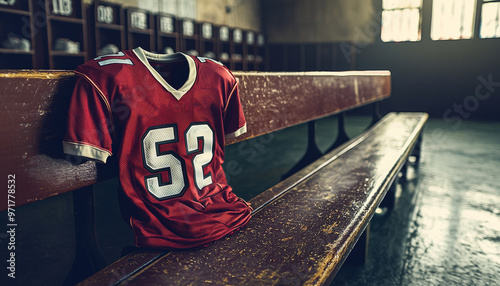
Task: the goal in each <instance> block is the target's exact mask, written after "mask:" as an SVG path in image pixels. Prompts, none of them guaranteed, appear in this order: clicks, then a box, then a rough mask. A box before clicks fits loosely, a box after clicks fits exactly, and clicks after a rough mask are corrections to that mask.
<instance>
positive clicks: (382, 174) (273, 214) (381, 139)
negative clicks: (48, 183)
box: [80, 113, 427, 285]
mask: <svg viewBox="0 0 500 286" xmlns="http://www.w3.org/2000/svg"><path fill="white" fill-rule="evenodd" d="M426 119H427V114H425V113H391V114H389V115H387V116H385V117H384V118H383V119H382V120H381V121H380V122H379V123H377V124H376V125H375V126H374V127H373V128H371V129H370V130H368V131H367V132H365V133H363V134H362V135H360V136H359V137H357V138H354V139H352V140H350V141H348V142H347V143H345V144H343V145H342V146H341V147H339V148H337V149H335V150H334V151H332V152H330V153H328V154H326V155H324V156H323V157H321V158H320V159H318V160H317V161H315V162H314V163H313V164H311V165H309V166H308V167H306V168H304V169H303V170H301V171H300V172H298V173H296V174H295V175H293V176H291V177H289V178H288V179H286V180H285V181H283V182H281V183H280V184H278V185H276V186H275V187H273V188H271V189H269V190H267V191H266V192H264V193H262V194H261V195H259V196H257V197H255V198H254V199H252V200H251V201H250V202H251V203H252V205H253V206H254V207H256V210H255V212H254V214H253V217H252V220H251V222H250V223H249V225H248V226H247V227H246V228H244V229H243V230H241V231H239V232H238V233H236V234H234V235H232V236H230V237H227V238H225V239H222V240H220V241H216V242H215V243H214V244H213V245H211V246H209V247H207V248H204V249H198V250H190V251H171V252H165V253H164V254H163V255H162V254H161V253H155V254H156V255H157V256H156V257H155V259H153V260H151V261H149V262H150V263H149V264H148V265H147V267H143V268H142V269H140V270H138V271H135V272H130V273H129V275H128V276H127V275H123V274H124V273H120V275H118V276H117V275H116V273H115V272H114V271H116V270H117V269H118V268H119V267H117V265H112V266H110V267H108V268H106V269H104V270H103V271H101V272H100V273H98V274H97V275H94V276H93V277H92V278H90V279H88V280H86V281H84V282H83V283H81V284H80V285H99V284H101V283H104V282H108V283H109V282H111V281H112V282H116V281H120V282H121V283H123V285H205V284H213V285H325V284H327V283H329V282H330V281H331V279H332V278H333V276H334V275H335V273H336V272H337V271H338V269H339V268H340V266H341V265H342V263H343V262H344V260H345V259H346V257H347V254H348V253H349V252H350V251H351V249H352V248H353V247H354V245H355V243H356V241H357V240H358V238H359V237H360V235H361V234H362V233H363V231H364V229H365V228H366V227H367V225H368V223H369V221H370V219H371V217H372V216H373V215H374V213H375V210H376V208H377V206H378V205H379V204H380V202H381V201H382V199H383V198H384V196H385V194H386V192H387V191H388V190H389V188H390V187H391V185H392V184H393V182H394V180H395V179H396V177H397V175H398V173H399V171H400V170H401V169H402V168H403V166H404V164H405V163H406V162H407V159H408V157H409V156H410V154H411V152H412V150H413V148H414V147H415V146H416V144H417V141H418V138H419V136H420V133H421V131H422V129H423V126H424V124H425V122H426ZM126 259H127V258H124V259H122V261H119V262H118V263H119V264H120V265H123V264H124V263H126V261H124V260H126ZM128 262H130V261H128ZM125 269H126V268H122V270H125ZM127 270H129V269H127ZM127 270H125V271H124V272H127ZM134 270H137V269H134ZM117 277H119V278H120V279H121V280H120V279H116V278H117Z"/></svg>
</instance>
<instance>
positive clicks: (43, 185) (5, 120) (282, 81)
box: [0, 70, 390, 211]
mask: <svg viewBox="0 0 500 286" xmlns="http://www.w3.org/2000/svg"><path fill="white" fill-rule="evenodd" d="M235 76H236V77H237V79H238V81H239V89H240V96H241V101H242V105H243V108H244V111H245V115H246V118H247V124H248V132H247V133H246V134H244V135H243V136H240V137H238V138H237V139H234V140H228V141H227V142H226V144H232V143H235V142H238V141H241V140H245V139H248V138H251V137H255V136H259V135H262V134H266V133H270V132H273V131H276V130H280V129H283V128H286V127H289V126H293V125H296V124H299V123H303V122H306V121H310V120H313V119H316V118H320V117H324V116H328V115H331V114H335V113H338V112H342V111H345V110H349V109H353V108H356V107H358V106H361V105H365V104H368V103H371V102H374V101H378V100H382V99H384V98H387V97H389V95H390V73H389V72H388V71H374V72H316V73H313V72H306V73H248V72H237V73H235ZM73 77H74V74H73V72H71V71H18V70H16V71H8V70H3V71H0V104H1V108H2V113H1V115H0V116H1V118H0V119H1V120H0V132H1V136H0V157H1V158H2V161H3V163H2V164H1V166H0V177H1V178H7V175H8V174H15V175H16V188H17V192H16V206H20V205H23V204H26V203H30V202H33V201H38V200H42V199H44V198H47V197H50V196H54V195H57V194H60V193H64V192H67V191H71V190H74V189H77V188H80V187H83V186H88V185H91V184H94V183H96V182H98V181H100V180H103V179H106V178H109V177H112V176H114V175H115V174H116V172H115V168H114V166H115V165H114V164H113V160H112V159H111V162H110V163H108V164H106V165H101V164H97V165H96V164H95V163H93V162H87V163H84V164H79V163H81V162H79V159H78V158H74V157H68V156H66V155H64V154H63V152H62V145H61V141H62V138H63V136H64V133H65V130H66V118H67V111H68V106H69V100H70V96H71V92H72V90H73V86H74V78H73ZM115 164H116V162H115ZM6 200H7V197H6V196H2V197H1V198H0V211H2V210H5V209H6V206H7V201H6Z"/></svg>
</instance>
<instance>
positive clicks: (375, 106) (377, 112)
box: [370, 101, 382, 127]
mask: <svg viewBox="0 0 500 286" xmlns="http://www.w3.org/2000/svg"><path fill="white" fill-rule="evenodd" d="M372 113H373V114H372V122H371V124H370V127H372V126H373V125H375V123H377V122H378V121H379V120H380V118H382V115H381V114H380V104H379V102H378V101H377V102H375V103H374V104H373V112H372Z"/></svg>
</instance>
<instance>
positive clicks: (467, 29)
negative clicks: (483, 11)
mask: <svg viewBox="0 0 500 286" xmlns="http://www.w3.org/2000/svg"><path fill="white" fill-rule="evenodd" d="M475 8H476V1H475V0H434V1H433V4H432V24H431V39H433V40H457V39H470V38H472V35H473V31H474V13H475Z"/></svg>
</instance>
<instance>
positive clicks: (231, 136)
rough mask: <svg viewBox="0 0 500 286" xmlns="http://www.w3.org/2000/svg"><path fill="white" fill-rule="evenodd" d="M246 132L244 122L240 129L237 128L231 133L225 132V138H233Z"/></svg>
mask: <svg viewBox="0 0 500 286" xmlns="http://www.w3.org/2000/svg"><path fill="white" fill-rule="evenodd" d="M246 132H247V124H246V123H245V125H243V127H241V128H240V129H238V130H236V131H234V132H232V133H228V134H226V138H235V137H238V136H240V135H241V134H243V133H246Z"/></svg>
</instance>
